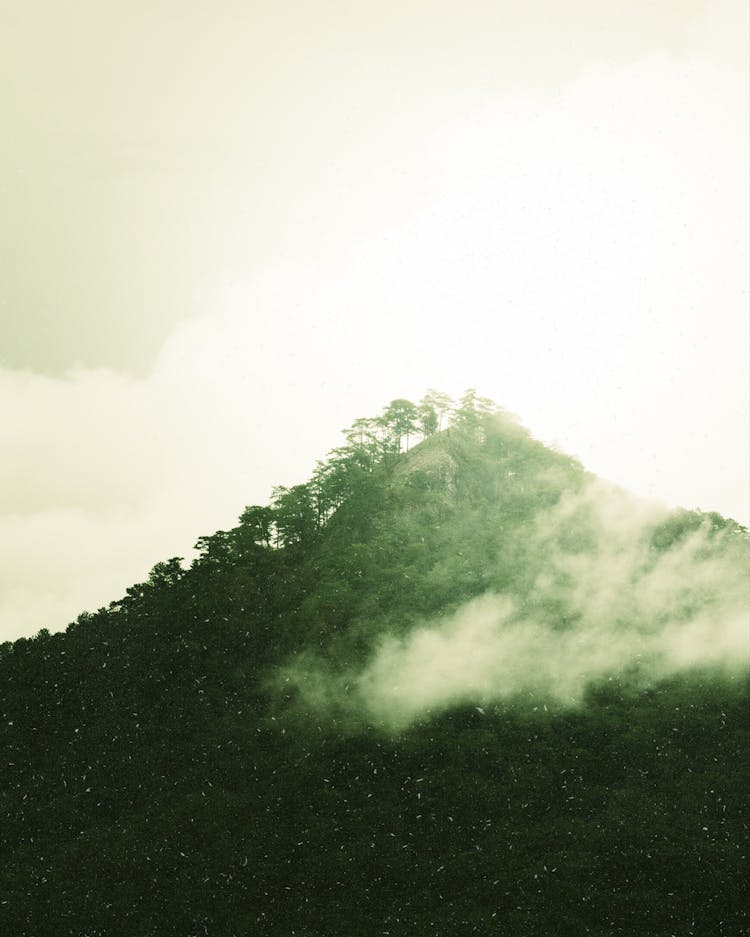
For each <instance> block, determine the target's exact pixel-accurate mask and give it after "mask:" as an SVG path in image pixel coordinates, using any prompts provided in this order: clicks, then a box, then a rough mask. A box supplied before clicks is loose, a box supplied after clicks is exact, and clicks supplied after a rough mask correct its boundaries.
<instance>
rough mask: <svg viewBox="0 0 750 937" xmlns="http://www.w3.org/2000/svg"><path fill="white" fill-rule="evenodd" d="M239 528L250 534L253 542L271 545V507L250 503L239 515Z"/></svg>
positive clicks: (265, 545)
mask: <svg viewBox="0 0 750 937" xmlns="http://www.w3.org/2000/svg"><path fill="white" fill-rule="evenodd" d="M240 528H241V529H242V530H243V531H246V532H247V533H249V534H250V536H251V537H252V539H253V542H254V543H259V544H261V545H262V546H264V547H267V546H270V545H271V532H272V528H273V508H271V507H268V506H267V505H265V506H264V505H260V504H252V505H250V506H249V507H246V508H245V510H244V511H243V512H242V514H241V515H240Z"/></svg>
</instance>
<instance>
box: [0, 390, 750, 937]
mask: <svg viewBox="0 0 750 937" xmlns="http://www.w3.org/2000/svg"><path fill="white" fill-rule="evenodd" d="M407 404H408V406H407ZM451 406H452V402H451V401H450V400H449V399H448V398H447V397H446V396H445V395H441V394H438V393H437V392H434V391H431V392H429V393H428V395H426V396H425V398H424V399H423V401H421V402H420V404H419V406H414V405H413V404H409V402H408V401H403V400H400V399H399V400H394V401H393V402H392V403H391V404H389V406H388V407H387V408H386V409H385V411H384V413H383V415H382V416H381V417H380V418H377V419H375V420H358V421H356V422H355V423H354V424H353V426H352V427H351V429H350V430H349V431H347V433H346V444H345V445H344V446H342V447H341V448H340V449H337V450H334V452H333V453H331V454H330V456H329V458H328V459H327V460H326V461H324V462H321V463H319V464H318V466H317V468H316V470H315V472H314V474H313V477H312V479H311V480H310V481H309V482H308V483H306V484H302V485H297V486H293V487H291V488H277V489H275V490H274V493H273V500H272V503H271V504H270V505H269V506H258V505H253V506H250V507H247V508H246V509H245V511H244V512H243V513H242V515H241V517H240V520H239V524H238V526H237V527H236V528H235V529H233V530H230V531H218V532H216V533H214V534H212V535H210V536H206V537H201V538H200V540H199V541H198V544H197V548H198V550H199V551H200V555H199V556H198V557H197V558H196V559H195V560H194V561H193V563H192V565H191V566H190V568H189V569H185V568H183V565H182V563H181V561H180V560H179V559H178V558H172V559H170V560H168V561H166V562H164V563H159V564H157V565H156V566H155V567H154V569H153V570H152V572H151V574H150V575H149V577H148V580H147V581H146V582H145V583H140V584H137V585H134V586H133V587H131V588H130V589H128V590H127V592H126V594H125V596H123V597H122V599H120V600H118V601H116V602H113V603H112V604H111V605H110V606H109V608H107V609H100V610H99V611H97V612H95V613H82V614H81V615H80V616H79V617H78V619H77V621H76V622H75V623H73V624H71V625H70V627H69V628H68V630H67V631H66V632H65V633H64V634H49V633H48V632H46V631H44V629H43V630H42V631H41V632H40V633H39V634H38V635H37V637H36V638H34V639H32V640H26V639H22V640H19V641H16V642H14V643H12V644H11V643H6V644H4V645H2V646H0V746H2V756H3V757H2V760H1V761H0V850H1V851H2V855H3V863H2V871H1V872H0V899H2V901H1V902H0V929H1V932H2V933H7V934H14V935H18V937H47V935H49V937H52V935H54V937H58V935H60V934H70V935H76V937H88V935H91V937H93V935H106V937H119V935H122V937H131V935H133V934H138V935H141V937H152V935H153V937H156V935H159V937H170V935H174V937H178V935H179V937H186V935H193V934H195V935H200V934H205V933H209V934H221V935H227V937H231V935H245V934H248V933H252V934H257V935H259V937H262V935H264V934H268V935H277V934H289V935H294V934H296V935H306V937H320V935H343V934H351V933H361V934H367V935H369V934H380V933H390V934H393V935H409V937H422V935H425V937H427V935H431V937H432V935H434V934H440V935H442V937H453V935H456V937H459V935H461V937H463V935H466V934H473V933H476V934H485V933H489V934H500V935H509V937H510V935H513V937H516V935H519V937H524V935H528V937H531V935H539V934H559V935H570V937H579V935H581V934H592V935H603V934H621V935H630V934H639V935H652V937H653V935H660V937H662V935H663V937H667V935H670V934H678V933H679V934H686V935H687V934H691V933H693V934H696V935H698V934H711V935H718V937H735V935H739V934H741V933H743V932H746V931H747V929H748V919H747V908H746V903H745V901H744V900H743V887H744V874H743V873H744V869H743V862H742V856H743V855H744V851H745V846H746V843H745V836H746V828H747V824H748V823H749V822H750V819H749V817H750V812H749V810H748V806H749V805H748V793H747V792H748V790H750V784H749V783H748V781H750V778H748V769H747V761H746V757H745V753H746V752H747V746H748V741H750V740H749V739H748V720H747V702H748V686H747V681H745V680H740V679H739V678H730V677H728V676H726V675H721V674H717V673H716V672H711V671H710V670H705V671H698V670H696V671H693V672H689V671H688V672H685V673H683V674H682V675H680V676H677V677H672V678H669V679H665V680H662V681H660V682H656V683H654V684H652V685H650V686H648V687H646V688H645V689H644V688H643V687H642V686H640V687H639V686H637V685H636V684H634V683H632V682H629V681H628V680H627V679H625V676H624V675H623V676H622V678H621V679H615V680H612V681H604V682H602V683H601V684H599V685H596V686H593V687H592V688H591V689H590V690H589V692H588V694H587V696H586V699H585V700H584V703H583V705H581V706H580V707H578V708H574V709H571V708H565V707H563V706H561V705H559V704H558V705H555V704H553V703H552V702H551V701H548V700H542V699H540V698H537V697H536V696H534V695H526V696H524V695H521V694H519V695H518V696H517V697H514V698H511V699H508V700H507V701H506V702H505V703H503V704H500V703H496V704H491V705H487V706H484V707H476V706H474V705H463V706H454V707H452V708H449V709H447V710H446V711H444V712H442V713H440V714H427V715H426V716H425V717H424V719H423V720H422V721H417V723H416V724H415V725H414V726H412V727H411V728H410V729H409V730H408V731H403V732H401V733H400V734H390V735H387V734H384V733H383V732H382V731H381V730H380V729H379V728H378V727H377V726H373V725H369V724H368V723H367V722H366V721H365V722H364V723H363V722H362V721H360V722H359V723H358V724H357V725H353V724H352V722H351V720H350V719H349V718H348V717H347V715H346V712H345V707H343V706H342V708H341V710H336V708H335V707H334V706H331V707H330V708H329V709H328V710H324V709H323V710H320V711H319V712H318V711H315V710H311V709H310V708H309V707H308V706H307V705H306V703H305V701H304V700H302V699H300V698H299V696H298V695H297V690H296V689H295V687H294V686H293V685H292V684H291V683H290V682H289V681H288V680H285V678H284V676H283V674H284V670H283V667H282V666H281V665H283V664H285V663H286V662H288V661H289V660H294V661H296V662H297V663H298V667H299V669H300V670H304V669H305V668H307V669H308V673H309V677H310V680H315V679H318V678H319V675H320V673H321V672H322V671H321V667H322V663H321V662H323V664H324V665H325V667H326V668H327V671H326V673H327V674H328V675H329V676H330V682H328V683H325V684H321V687H320V692H321V694H325V693H326V692H328V691H329V690H330V687H331V686H332V685H333V684H334V683H335V682H336V681H338V683H336V685H337V686H340V688H341V693H342V698H343V699H345V698H346V694H347V693H349V692H352V691H351V688H348V687H347V680H348V678H349V674H350V673H351V672H352V670H353V669H355V668H357V667H358V666H360V665H361V664H362V662H363V661H364V659H365V658H366V657H367V655H368V654H370V653H371V651H372V647H373V643H374V642H377V640H378V637H379V636H382V635H383V634H384V633H385V632H386V631H388V632H390V633H391V634H403V633H406V632H407V631H408V630H409V629H410V628H411V627H412V626H413V625H414V624H415V623H416V622H419V621H422V620H426V619H434V618H436V617H437V618H439V617H440V616H445V615H447V614H449V613H451V612H452V611H454V610H455V609H456V608H457V607H459V606H460V605H461V604H462V603H464V602H465V601H467V600H468V599H472V598H475V597H476V596H479V595H482V594H483V593H485V592H487V591H488V590H489V591H494V592H498V593H502V592H512V593H513V595H514V596H516V598H517V600H518V601H519V603H522V602H523V603H526V606H525V607H527V608H529V609H532V608H535V606H534V603H535V602H537V603H538V601H539V599H538V589H537V583H538V581H539V576H540V575H541V574H543V573H544V572H545V571H546V569H547V565H548V557H547V556H544V555H540V554H539V551H538V547H537V546H536V541H535V540H534V538H533V536H532V534H533V531H534V525H535V524H536V519H537V518H538V517H539V516H540V513H541V512H545V511H548V510H550V509H552V508H553V507H554V506H555V505H557V504H558V503H559V501H560V499H561V496H562V495H563V494H564V493H565V492H568V493H569V492H576V491H579V490H580V489H582V487H583V486H584V484H585V483H586V481H587V476H586V474H585V473H584V472H583V470H582V468H581V466H580V465H579V464H578V463H576V462H575V461H574V460H572V459H570V458H568V457H567V456H564V455H562V454H560V453H555V452H552V451H550V450H548V449H545V447H543V446H542V445H540V444H539V443H538V442H536V441H535V440H533V439H532V438H531V437H530V436H529V435H528V434H527V433H526V432H525V431H524V430H523V429H522V428H521V427H520V426H518V425H517V424H516V423H514V422H513V421H512V420H511V419H510V418H509V417H507V416H506V415H504V414H502V413H499V414H498V413H497V408H496V407H495V406H494V404H490V403H489V402H486V401H483V400H482V399H481V398H478V397H477V396H476V393H475V392H473V391H470V392H468V393H467V395H465V396H464V398H462V400H461V402H460V404H459V406H458V408H457V410H456V412H455V414H454V417H453V422H452V423H451V424H450V432H447V431H446V421H447V419H448V413H449V411H450V408H451ZM417 427H418V428H417ZM415 435H421V436H422V437H423V440H422V442H420V443H419V444H418V445H412V446H410V447H409V451H408V452H406V451H402V449H403V450H405V449H406V448H407V442H406V440H407V436H409V437H410V439H411V437H413V436H415ZM709 527H710V529H711V530H712V531H713V533H711V534H710V536H711V537H713V538H715V542H716V544H717V549H719V548H720V549H721V550H724V549H726V543H728V542H729V541H730V540H731V541H732V542H734V540H735V539H738V540H742V542H743V543H746V542H747V541H746V532H745V533H743V531H742V529H741V528H738V525H733V523H732V522H728V521H725V520H724V519H723V518H717V517H715V516H712V515H700V514H696V513H688V512H678V513H676V514H673V515H672V516H670V517H669V518H667V519H665V520H664V521H663V522H661V523H660V524H658V525H656V526H655V527H654V529H653V532H652V538H651V539H652V546H653V548H654V551H655V552H656V553H661V552H664V551H667V550H669V549H670V547H671V546H674V545H675V544H680V543H684V542H685V541H686V539H688V538H689V537H690V536H691V534H692V533H695V532H696V531H699V530H705V529H708V528H709ZM587 536H588V534H587V532H586V531H585V530H582V529H578V528H576V526H575V523H574V522H571V524H570V525H569V526H568V527H567V528H566V529H565V530H564V531H563V533H562V534H560V537H559V539H558V541H555V547H556V548H560V549H565V550H568V551H569V552H570V554H571V555H573V554H582V555H585V551H586V550H587V549H589V548H590V541H589V540H587V539H586V538H587ZM576 537H578V540H576ZM710 542H713V541H710ZM535 611H536V612H538V614H539V616H540V617H544V616H547V617H548V618H550V619H553V618H555V619H556V620H557V619H559V618H560V616H561V615H563V614H564V613H565V610H564V609H558V608H552V607H546V608H544V609H535ZM322 712H327V715H325V716H324V715H321V713H322Z"/></svg>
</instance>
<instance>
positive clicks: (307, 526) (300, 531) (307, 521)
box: [273, 485, 318, 546]
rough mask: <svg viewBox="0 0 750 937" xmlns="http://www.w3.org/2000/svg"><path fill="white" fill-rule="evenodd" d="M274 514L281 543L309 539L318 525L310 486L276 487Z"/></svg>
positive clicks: (274, 490)
mask: <svg viewBox="0 0 750 937" xmlns="http://www.w3.org/2000/svg"><path fill="white" fill-rule="evenodd" d="M273 516H274V520H275V522H276V533H277V537H278V540H279V541H280V543H282V544H284V545H285V546H288V545H289V544H292V543H301V542H302V541H304V540H307V539H309V538H310V536H311V535H312V533H313V531H314V530H315V529H316V528H317V526H318V525H317V521H316V511H315V507H314V504H313V497H312V491H311V489H310V486H309V485H294V486H292V487H291V488H285V487H284V486H283V485H279V486H278V487H276V488H274V489H273Z"/></svg>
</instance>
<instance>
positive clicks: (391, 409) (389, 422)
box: [381, 397, 417, 453]
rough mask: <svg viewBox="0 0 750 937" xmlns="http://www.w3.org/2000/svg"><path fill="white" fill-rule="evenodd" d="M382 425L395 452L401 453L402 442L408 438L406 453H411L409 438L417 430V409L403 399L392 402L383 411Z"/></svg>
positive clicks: (409, 401)
mask: <svg viewBox="0 0 750 937" xmlns="http://www.w3.org/2000/svg"><path fill="white" fill-rule="evenodd" d="M381 420H382V425H383V426H384V427H385V428H386V431H387V432H388V433H389V434H390V439H391V440H392V445H393V451H394V452H396V453H399V452H401V440H402V438H404V437H406V451H407V452H408V451H409V437H410V436H411V435H412V433H414V432H416V430H417V408H416V407H415V406H414V404H413V403H412V402H411V400H406V399H404V398H403V397H399V398H397V399H396V400H392V401H391V402H390V403H389V404H388V406H387V407H386V408H385V410H384V411H383V415H382V417H381Z"/></svg>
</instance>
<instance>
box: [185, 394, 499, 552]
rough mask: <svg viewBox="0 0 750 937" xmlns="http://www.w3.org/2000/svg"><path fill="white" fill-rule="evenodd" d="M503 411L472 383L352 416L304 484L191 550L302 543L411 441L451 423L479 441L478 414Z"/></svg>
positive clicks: (279, 491) (282, 490)
mask: <svg viewBox="0 0 750 937" xmlns="http://www.w3.org/2000/svg"><path fill="white" fill-rule="evenodd" d="M500 412H502V411H501V409H500V408H499V407H498V406H497V404H495V403H494V402H493V401H492V400H490V399H489V398H487V397H481V396H479V395H478V394H477V392H476V390H474V389H473V388H471V389H469V390H467V391H466V393H464V394H463V396H462V397H461V398H460V399H459V400H457V401H456V400H454V399H452V398H451V397H450V396H449V395H448V394H445V393H442V392H441V391H437V390H428V392H427V393H426V394H425V395H424V397H422V399H421V400H420V401H419V402H418V403H413V402H412V401H411V400H407V399H405V398H402V397H399V398H397V399H395V400H392V401H391V402H390V403H389V404H388V405H387V406H386V407H384V408H383V411H382V412H381V413H380V415H379V416H376V417H366V418H361V419H357V420H355V421H354V422H353V423H352V425H351V426H350V427H348V428H347V429H345V430H343V434H344V438H345V440H346V442H345V443H344V445H342V446H339V447H337V448H336V449H333V450H332V451H331V452H329V453H328V457H327V458H326V459H325V460H321V461H319V462H318V463H317V465H316V467H315V471H314V472H313V474H312V477H311V478H310V480H309V481H308V482H305V483H303V484H300V485H293V486H292V487H291V488H287V487H285V486H283V485H278V486H276V487H275V488H274V489H273V492H272V497H271V503H270V504H269V505H259V504H253V505H250V506H249V507H247V508H245V510H244V511H243V513H242V515H241V516H240V524H239V527H238V528H236V529H235V530H234V531H232V532H227V531H218V532H217V533H216V534H213V535H211V536H209V537H201V538H200V539H199V540H198V542H197V544H196V549H197V550H199V551H201V554H202V555H203V556H204V557H207V558H208V559H209V560H211V559H218V558H220V557H225V556H226V555H227V553H228V552H234V553H236V552H237V550H238V549H239V550H241V549H242V548H243V546H244V547H245V548H247V546H248V545H249V544H255V545H258V546H263V547H273V548H282V547H288V546H292V545H294V544H298V543H304V542H307V541H309V540H310V539H311V537H312V536H313V535H314V534H315V533H316V532H317V531H319V530H320V529H321V528H322V527H324V526H325V525H326V523H327V522H328V520H329V519H330V518H331V517H332V515H333V514H335V513H336V511H337V510H338V509H339V508H340V507H341V505H342V504H343V503H344V502H345V501H346V500H347V499H348V498H349V497H350V496H351V494H352V492H353V491H354V490H355V488H357V487H358V486H359V485H360V484H361V482H362V478H363V476H364V475H367V474H371V473H374V472H378V471H383V470H387V469H389V468H390V467H392V466H393V464H394V462H395V461H396V460H397V459H398V457H399V456H400V455H402V454H403V453H406V452H408V451H409V448H410V447H411V446H412V445H414V444H415V443H416V442H420V441H422V440H424V439H427V438H429V437H430V436H433V435H435V433H439V432H442V431H443V430H447V429H449V428H451V429H453V430H454V431H457V432H464V433H473V434H477V435H478V437H479V438H480V439H481V434H482V432H483V430H482V425H481V424H482V419H483V418H484V417H486V416H489V415H491V414H493V413H500Z"/></svg>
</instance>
